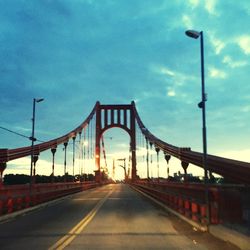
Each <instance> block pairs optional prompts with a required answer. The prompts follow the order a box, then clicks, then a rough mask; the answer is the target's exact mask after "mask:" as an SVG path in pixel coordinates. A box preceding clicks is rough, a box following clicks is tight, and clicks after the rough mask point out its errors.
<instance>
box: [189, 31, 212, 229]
mask: <svg viewBox="0 0 250 250" xmlns="http://www.w3.org/2000/svg"><path fill="white" fill-rule="evenodd" d="M185 33H186V35H187V36H189V37H191V38H194V39H197V38H199V37H200V54H201V98H202V99H201V102H200V103H199V104H198V107H199V108H201V109H202V126H203V128H202V138H203V167H204V185H205V202H206V207H207V213H206V215H207V223H208V224H209V220H210V215H209V197H208V169H207V132H206V101H207V95H206V93H205V74H204V45H203V32H202V31H200V32H199V31H195V30H187V31H186V32H185Z"/></svg>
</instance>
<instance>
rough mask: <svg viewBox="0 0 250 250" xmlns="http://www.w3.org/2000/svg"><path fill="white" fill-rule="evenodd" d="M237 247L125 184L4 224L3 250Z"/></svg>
mask: <svg viewBox="0 0 250 250" xmlns="http://www.w3.org/2000/svg"><path fill="white" fill-rule="evenodd" d="M64 248H66V249H194V248H195V249H237V248H236V247H234V246H232V245H229V244H228V243H225V242H223V241H220V240H218V239H216V238H214V237H213V236H211V235H210V234H209V233H201V232H196V231H194V230H193V229H192V228H191V227H190V226H189V225H187V224H185V223H183V222H180V221H179V220H178V219H177V218H175V217H173V216H171V215H169V214H167V212H165V211H164V210H162V209H161V208H158V207H157V206H156V205H154V204H152V202H150V201H149V200H147V199H146V198H144V197H142V196H141V195H140V194H139V193H137V192H135V191H134V190H133V189H131V188H130V187H129V186H127V185H125V184H116V185H115V184H112V185H107V186H103V187H100V188H96V189H92V190H88V191H84V192H81V193H78V194H75V195H72V196H70V197H68V198H66V199H64V200H62V201H58V202H57V203H54V204H52V205H50V206H47V207H43V208H42V209H39V210H36V211H33V212H30V213H27V214H25V215H24V216H19V217H16V218H15V219H14V220H11V221H8V222H4V223H1V224H0V249H64Z"/></svg>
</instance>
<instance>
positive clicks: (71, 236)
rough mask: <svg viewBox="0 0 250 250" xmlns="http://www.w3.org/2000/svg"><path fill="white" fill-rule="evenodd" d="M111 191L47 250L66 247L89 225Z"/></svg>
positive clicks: (60, 249)
mask: <svg viewBox="0 0 250 250" xmlns="http://www.w3.org/2000/svg"><path fill="white" fill-rule="evenodd" d="M112 192H113V190H111V191H109V193H108V194H107V195H106V196H105V197H104V198H102V199H101V200H100V201H99V202H98V203H97V204H96V205H95V207H94V208H93V209H92V210H91V211H90V212H89V213H88V214H87V215H86V216H85V217H84V218H83V219H82V220H81V221H80V222H79V223H78V224H77V225H76V226H74V227H73V228H72V229H71V230H70V231H69V232H68V234H67V235H65V236H64V237H62V238H61V239H60V240H59V241H57V242H56V243H55V244H54V245H53V246H51V247H50V248H49V250H52V249H57V250H62V249H64V248H65V247H66V246H68V245H69V244H70V243H71V242H72V241H73V240H74V239H75V237H76V236H77V235H79V234H80V233H81V231H82V230H83V229H84V228H85V227H86V226H87V225H88V224H89V222H90V221H91V220H92V219H93V218H94V217H95V215H96V214H97V212H98V211H99V209H100V208H101V207H102V205H103V204H104V202H105V201H106V200H107V199H108V198H109V196H110V195H111V193H112Z"/></svg>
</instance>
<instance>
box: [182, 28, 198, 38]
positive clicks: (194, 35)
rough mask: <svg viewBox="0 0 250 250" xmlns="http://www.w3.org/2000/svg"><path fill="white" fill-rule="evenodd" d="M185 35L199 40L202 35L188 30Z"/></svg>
mask: <svg viewBox="0 0 250 250" xmlns="http://www.w3.org/2000/svg"><path fill="white" fill-rule="evenodd" d="M185 33H186V35H187V36H189V37H192V38H194V39H197V38H198V37H199V36H200V35H201V33H200V32H199V31H195V30H187V31H186V32H185Z"/></svg>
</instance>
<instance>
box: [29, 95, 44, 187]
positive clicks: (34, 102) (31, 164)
mask: <svg viewBox="0 0 250 250" xmlns="http://www.w3.org/2000/svg"><path fill="white" fill-rule="evenodd" d="M43 100H44V99H43V98H39V99H36V98H33V116H32V135H31V137H30V138H29V139H30V140H31V163H30V187H31V186H32V173H33V164H34V142H35V141H36V138H35V117H36V116H35V115H36V103H38V102H42V101H43Z"/></svg>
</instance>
